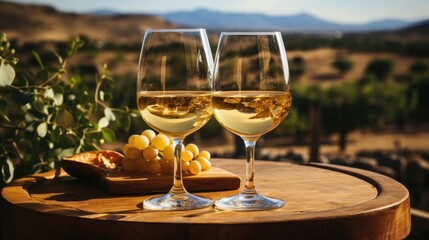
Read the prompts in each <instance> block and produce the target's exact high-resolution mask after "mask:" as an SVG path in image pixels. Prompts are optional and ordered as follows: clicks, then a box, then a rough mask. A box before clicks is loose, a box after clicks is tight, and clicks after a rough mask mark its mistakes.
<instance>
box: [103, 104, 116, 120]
mask: <svg viewBox="0 0 429 240" xmlns="http://www.w3.org/2000/svg"><path fill="white" fill-rule="evenodd" d="M104 116H105V117H106V118H107V120H108V121H115V120H116V116H115V114H114V113H113V111H112V109H111V108H108V107H107V108H105V109H104Z"/></svg>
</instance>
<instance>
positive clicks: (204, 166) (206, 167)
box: [196, 156, 212, 171]
mask: <svg viewBox="0 0 429 240" xmlns="http://www.w3.org/2000/svg"><path fill="white" fill-rule="evenodd" d="M196 161H198V162H199V163H200V164H201V170H203V171H207V170H209V169H210V168H211V166H212V164H211V162H210V161H209V160H207V158H205V157H201V156H200V157H198V158H197V159H196Z"/></svg>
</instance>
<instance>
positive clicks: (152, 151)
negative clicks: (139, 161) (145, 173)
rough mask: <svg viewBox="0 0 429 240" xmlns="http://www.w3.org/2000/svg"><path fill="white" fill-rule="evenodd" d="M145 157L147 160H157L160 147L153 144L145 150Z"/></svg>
mask: <svg viewBox="0 0 429 240" xmlns="http://www.w3.org/2000/svg"><path fill="white" fill-rule="evenodd" d="M143 157H145V158H146V159H147V160H149V161H151V160H155V159H156V158H157V157H158V149H157V148H156V147H154V146H152V145H150V146H149V147H147V148H145V149H144V150H143Z"/></svg>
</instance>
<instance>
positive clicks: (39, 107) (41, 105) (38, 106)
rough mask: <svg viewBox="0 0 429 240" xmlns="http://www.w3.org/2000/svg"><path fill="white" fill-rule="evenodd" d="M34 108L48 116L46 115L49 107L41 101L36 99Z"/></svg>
mask: <svg viewBox="0 0 429 240" xmlns="http://www.w3.org/2000/svg"><path fill="white" fill-rule="evenodd" d="M33 107H34V109H36V111H38V112H39V113H43V114H46V115H47V114H48V109H47V106H46V105H45V104H44V103H43V102H42V101H41V100H40V99H36V100H35V101H34V102H33Z"/></svg>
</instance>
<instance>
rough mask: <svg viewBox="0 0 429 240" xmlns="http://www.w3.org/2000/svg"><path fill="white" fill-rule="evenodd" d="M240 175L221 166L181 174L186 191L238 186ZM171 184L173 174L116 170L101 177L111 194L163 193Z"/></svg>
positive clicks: (105, 188) (227, 188)
mask: <svg viewBox="0 0 429 240" xmlns="http://www.w3.org/2000/svg"><path fill="white" fill-rule="evenodd" d="M240 182H241V181H240V177H239V176H237V175H235V174H233V173H231V172H228V171H226V170H224V169H222V168H217V167H211V168H210V170H208V171H203V172H201V173H199V174H198V175H183V184H184V185H185V188H186V189H187V190H188V191H191V192H200V191H201V192H205V191H225V190H234V189H238V188H240ZM172 184H173V174H164V175H141V174H130V173H124V172H117V173H111V174H108V175H105V176H104V177H102V179H101V186H102V188H103V189H104V190H105V191H107V192H108V193H111V194H144V193H165V192H168V191H169V190H170V188H171V187H172Z"/></svg>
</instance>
